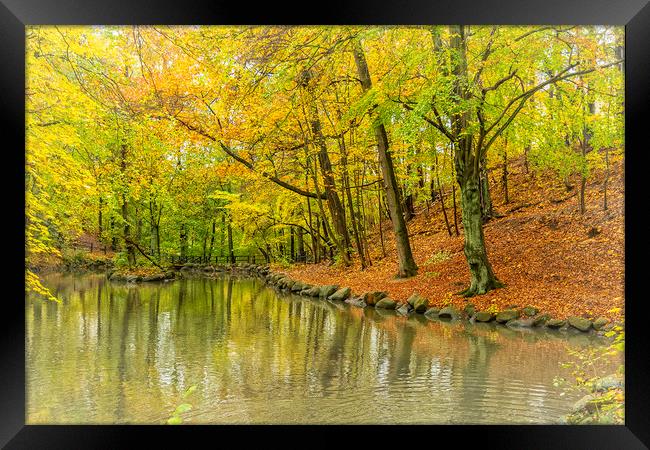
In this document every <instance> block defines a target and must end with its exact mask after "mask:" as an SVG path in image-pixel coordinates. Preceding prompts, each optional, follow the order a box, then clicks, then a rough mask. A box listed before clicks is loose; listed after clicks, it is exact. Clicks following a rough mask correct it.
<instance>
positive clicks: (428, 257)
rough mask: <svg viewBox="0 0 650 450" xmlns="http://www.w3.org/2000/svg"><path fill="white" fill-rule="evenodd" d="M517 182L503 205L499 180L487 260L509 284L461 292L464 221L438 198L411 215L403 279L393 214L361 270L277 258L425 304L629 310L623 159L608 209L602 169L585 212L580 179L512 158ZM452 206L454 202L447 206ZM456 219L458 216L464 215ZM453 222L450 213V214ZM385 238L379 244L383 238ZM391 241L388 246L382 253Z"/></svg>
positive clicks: (334, 280)
mask: <svg viewBox="0 0 650 450" xmlns="http://www.w3.org/2000/svg"><path fill="white" fill-rule="evenodd" d="M512 173H513V174H512V179H513V180H515V183H514V184H515V185H517V186H519V187H518V189H517V191H514V192H513V191H512V190H511V192H510V198H509V200H510V202H509V203H508V204H506V203H505V202H504V201H503V199H502V197H501V195H500V194H501V193H500V192H499V190H498V189H497V188H495V189H494V191H493V201H494V203H495V209H496V211H497V213H498V214H499V216H501V217H496V218H494V219H492V220H490V221H489V222H488V223H486V224H485V238H486V242H487V248H488V253H489V256H490V261H491V263H492V265H493V268H494V271H495V273H496V275H497V276H498V277H499V278H500V280H501V281H502V282H503V283H504V284H505V287H503V288H501V289H497V290H494V291H491V292H488V293H487V294H485V295H479V296H475V297H472V298H470V299H466V298H464V297H461V296H458V295H455V293H456V292H459V291H461V290H462V289H464V288H466V287H467V285H468V283H469V270H468V268H467V262H466V259H465V255H464V252H463V245H464V240H463V229H462V223H460V220H459V235H458V236H456V234H455V232H452V236H449V234H448V233H447V229H446V226H445V222H444V218H443V214H442V210H441V207H440V203H439V202H436V203H435V204H434V205H432V206H430V208H429V211H428V212H427V210H426V209H421V210H419V211H418V214H417V215H416V217H415V218H414V219H413V220H411V221H410V222H409V223H408V227H409V237H410V240H411V247H412V250H413V255H414V258H415V261H416V263H417V264H418V266H419V271H418V274H417V275H416V276H414V277H412V278H408V279H397V278H395V273H396V271H397V262H396V261H397V252H396V248H395V244H394V240H393V238H392V236H393V233H392V229H391V224H390V222H389V221H384V222H383V223H382V233H381V235H380V234H379V229H375V230H371V233H370V236H369V239H368V240H369V242H370V243H371V245H372V246H371V248H370V252H371V258H372V266H370V267H368V268H366V269H365V270H362V269H361V267H360V266H359V265H358V263H357V264H355V265H353V266H351V267H341V266H336V265H327V264H325V263H323V264H293V265H291V266H290V267H284V266H281V265H278V264H274V265H272V269H273V270H282V271H283V272H285V273H286V274H287V275H289V276H290V277H291V278H293V279H296V280H301V281H303V282H305V283H311V284H315V283H318V284H324V285H327V284H336V285H340V286H349V287H350V288H351V289H352V290H353V291H355V292H366V291H371V290H381V291H385V292H387V293H388V295H389V296H390V297H391V298H393V299H395V300H397V301H400V302H403V301H406V300H407V299H408V298H409V297H410V296H411V295H412V294H413V293H418V294H420V295H422V296H423V297H425V298H427V300H428V306H429V307H438V308H441V307H443V306H445V305H446V304H451V305H453V306H455V307H456V308H458V309H460V310H462V309H463V308H464V307H465V306H466V305H467V304H468V303H472V304H474V306H475V307H476V309H479V310H488V309H490V308H492V309H496V310H503V309H506V308H507V307H509V306H510V305H517V306H518V307H524V306H527V305H530V306H533V307H536V308H538V309H540V310H542V311H546V312H548V313H549V314H551V315H553V316H554V317H558V318H560V319H566V318H568V317H570V316H581V317H584V318H586V319H590V320H594V319H596V318H598V317H605V318H607V319H608V320H610V321H617V322H620V321H622V320H623V318H624V314H625V303H624V268H625V260H624V244H625V239H624V215H623V212H624V195H623V190H624V185H623V165H622V160H618V161H617V162H616V163H615V164H612V168H611V174H610V178H609V185H608V191H607V195H608V209H607V210H604V209H603V191H602V185H603V180H604V176H605V175H604V173H603V171H600V172H595V173H594V174H592V177H591V178H590V182H589V183H588V185H587V188H586V205H587V210H586V212H585V214H580V213H579V212H578V208H577V195H576V190H577V187H576V186H578V184H577V182H578V180H572V182H573V189H572V190H571V191H567V188H566V186H565V185H564V183H563V182H561V181H552V180H557V177H555V176H551V175H549V176H543V175H535V174H533V173H532V172H531V173H530V174H527V173H525V169H524V168H523V167H522V166H521V164H519V165H513V167H512ZM448 213H449V211H448ZM459 219H460V217H459ZM449 220H450V221H452V222H453V219H451V218H450V219H449ZM452 228H453V225H452ZM382 239H383V241H384V244H383V249H382V245H381V241H382ZM384 250H385V254H384Z"/></svg>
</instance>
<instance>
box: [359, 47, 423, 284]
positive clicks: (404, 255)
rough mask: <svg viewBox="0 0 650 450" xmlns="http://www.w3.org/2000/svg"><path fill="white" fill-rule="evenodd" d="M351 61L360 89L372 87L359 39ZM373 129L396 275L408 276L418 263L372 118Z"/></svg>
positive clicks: (384, 139) (382, 138)
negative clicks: (394, 253)
mask: <svg viewBox="0 0 650 450" xmlns="http://www.w3.org/2000/svg"><path fill="white" fill-rule="evenodd" d="M354 62H355V64H356V66H357V72H358V74H359V79H360V80H361V87H362V88H363V91H364V92H368V91H369V90H370V89H372V81H371V79H370V73H369V72H368V64H367V63H366V56H365V54H364V52H363V48H362V46H361V42H360V41H359V40H358V39H355V40H354ZM373 129H374V132H375V139H376V140H377V149H378V151H379V161H380V165H381V171H382V176H383V179H384V188H385V191H386V199H387V200H388V207H389V210H390V214H391V220H392V222H393V231H394V233H395V243H396V247H397V256H398V259H399V267H398V273H397V275H398V276H399V277H400V278H406V277H411V276H414V275H416V274H417V271H418V266H417V264H415V259H413V253H412V252H411V244H410V242H409V236H408V229H407V228H406V221H405V220H404V212H403V211H402V205H401V202H400V198H399V190H398V189H399V188H398V185H397V180H396V178H395V170H394V168H393V160H392V157H391V154H390V148H389V145H388V136H387V135H386V129H385V128H384V125H383V124H382V123H381V122H380V121H379V120H378V118H376V117H374V118H373Z"/></svg>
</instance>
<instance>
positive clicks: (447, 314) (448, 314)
mask: <svg viewBox="0 0 650 450" xmlns="http://www.w3.org/2000/svg"><path fill="white" fill-rule="evenodd" d="M438 317H440V318H443V319H458V318H459V317H460V312H458V310H457V309H456V308H455V307H454V306H453V305H449V306H445V307H444V308H442V309H441V310H440V312H439V313H438Z"/></svg>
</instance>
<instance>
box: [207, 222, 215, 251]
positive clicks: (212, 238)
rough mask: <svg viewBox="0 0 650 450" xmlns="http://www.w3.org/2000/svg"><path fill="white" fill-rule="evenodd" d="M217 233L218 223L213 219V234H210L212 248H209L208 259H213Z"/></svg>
mask: <svg viewBox="0 0 650 450" xmlns="http://www.w3.org/2000/svg"><path fill="white" fill-rule="evenodd" d="M216 231H217V221H216V219H212V232H211V233H210V247H208V259H210V258H212V249H213V248H214V234H215V232H216Z"/></svg>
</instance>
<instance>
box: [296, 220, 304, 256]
mask: <svg viewBox="0 0 650 450" xmlns="http://www.w3.org/2000/svg"><path fill="white" fill-rule="evenodd" d="M296 235H297V236H296V237H297V241H298V258H297V260H298V261H300V262H305V238H304V230H303V229H302V228H298V229H297V230H296Z"/></svg>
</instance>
